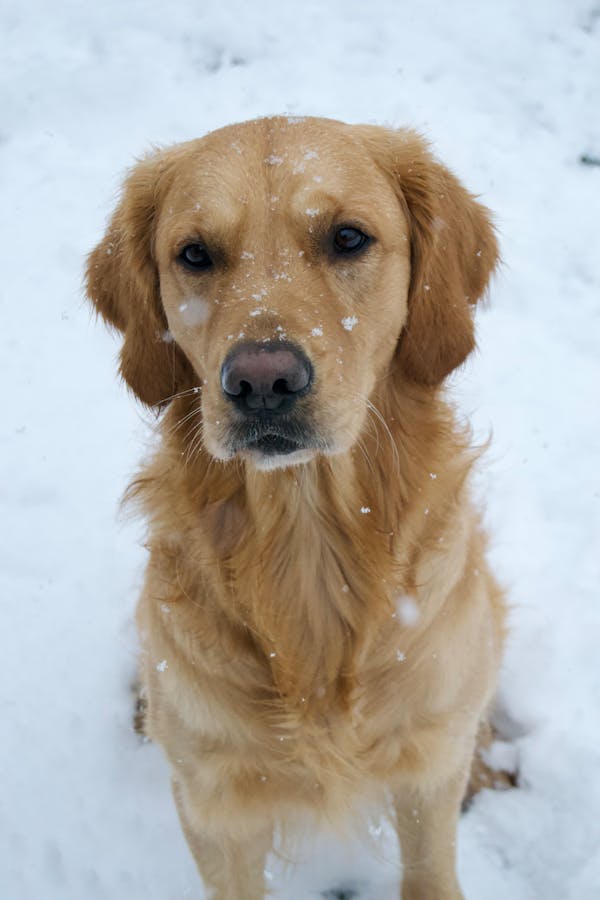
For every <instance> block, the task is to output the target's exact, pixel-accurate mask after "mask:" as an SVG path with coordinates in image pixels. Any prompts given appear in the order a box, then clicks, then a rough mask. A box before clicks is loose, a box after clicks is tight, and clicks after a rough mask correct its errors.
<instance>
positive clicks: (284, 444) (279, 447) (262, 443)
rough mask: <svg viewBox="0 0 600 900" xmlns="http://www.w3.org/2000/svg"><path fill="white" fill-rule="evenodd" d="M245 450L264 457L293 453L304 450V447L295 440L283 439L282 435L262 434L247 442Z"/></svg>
mask: <svg viewBox="0 0 600 900" xmlns="http://www.w3.org/2000/svg"><path fill="white" fill-rule="evenodd" d="M244 449H246V450H258V451H260V453H263V454H264V455H265V456H276V455H279V454H283V455H285V454H287V453H294V452H295V451H296V450H304V449H306V448H305V445H304V444H300V443H299V442H298V441H296V440H292V439H291V438H288V437H284V436H283V435H282V434H264V435H263V436H262V437H260V438H257V439H256V440H254V441H248V443H247V444H246V446H245V448H244Z"/></svg>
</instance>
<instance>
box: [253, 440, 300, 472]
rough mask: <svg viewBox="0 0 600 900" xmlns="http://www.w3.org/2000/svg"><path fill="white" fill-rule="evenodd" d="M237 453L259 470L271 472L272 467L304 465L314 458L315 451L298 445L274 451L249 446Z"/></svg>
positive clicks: (281, 467)
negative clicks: (291, 448) (294, 447)
mask: <svg viewBox="0 0 600 900" xmlns="http://www.w3.org/2000/svg"><path fill="white" fill-rule="evenodd" d="M239 455H240V456H241V457H242V459H244V460H246V462H247V463H249V464H250V465H251V466H253V467H254V468H255V469H257V470H258V471H259V472H272V471H273V470H274V469H287V468H290V467H291V466H302V465H306V463H309V462H310V461H311V459H314V458H315V456H316V455H317V451H316V450H314V449H313V448H311V447H298V448H297V449H296V450H286V451H284V452H283V453H276V452H271V451H268V452H265V451H263V450H261V449H259V448H258V447H252V446H250V447H245V448H244V449H243V450H240V451H239Z"/></svg>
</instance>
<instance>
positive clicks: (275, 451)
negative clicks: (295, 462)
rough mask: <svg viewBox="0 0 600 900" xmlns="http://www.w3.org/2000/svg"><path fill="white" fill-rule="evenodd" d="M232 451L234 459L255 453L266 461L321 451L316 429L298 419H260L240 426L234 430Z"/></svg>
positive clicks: (320, 442)
mask: <svg viewBox="0 0 600 900" xmlns="http://www.w3.org/2000/svg"><path fill="white" fill-rule="evenodd" d="M227 443H228V449H229V451H230V452H231V454H232V455H235V454H237V453H243V452H248V451H249V452H252V453H253V454H258V455H260V456H263V457H275V456H288V455H289V454H291V453H296V452H297V451H299V450H317V449H319V448H320V446H321V444H322V443H323V442H322V441H319V440H318V439H317V438H316V436H315V434H314V431H313V429H312V428H310V427H309V426H308V425H306V424H305V423H304V422H300V421H299V420H297V419H290V420H287V421H285V422H273V421H269V419H268V418H266V419H264V418H263V419H261V418H256V419H254V420H251V421H248V419H246V420H245V421H242V422H236V423H235V424H234V425H233V426H232V427H231V429H230V433H229V440H228V442H227Z"/></svg>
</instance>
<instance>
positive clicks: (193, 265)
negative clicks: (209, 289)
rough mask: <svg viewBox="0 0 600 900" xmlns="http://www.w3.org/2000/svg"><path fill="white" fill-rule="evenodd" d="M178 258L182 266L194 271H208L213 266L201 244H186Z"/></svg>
mask: <svg viewBox="0 0 600 900" xmlns="http://www.w3.org/2000/svg"><path fill="white" fill-rule="evenodd" d="M178 258H179V260H180V261H181V262H182V263H183V265H184V266H186V267H187V268H188V269H194V270H195V271H201V270H204V269H210V268H211V266H212V264H213V262H212V259H211V258H210V256H209V255H208V250H207V249H206V247H204V246H203V244H187V245H186V246H185V247H184V248H183V250H182V251H181V253H180V254H179V257H178Z"/></svg>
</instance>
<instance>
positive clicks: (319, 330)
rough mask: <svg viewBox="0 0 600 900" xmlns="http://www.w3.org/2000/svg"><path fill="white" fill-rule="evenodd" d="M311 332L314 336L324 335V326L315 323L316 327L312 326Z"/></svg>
mask: <svg viewBox="0 0 600 900" xmlns="http://www.w3.org/2000/svg"><path fill="white" fill-rule="evenodd" d="M310 333H311V335H312V336H313V337H323V326H322V325H315V327H314V328H311V330H310Z"/></svg>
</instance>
